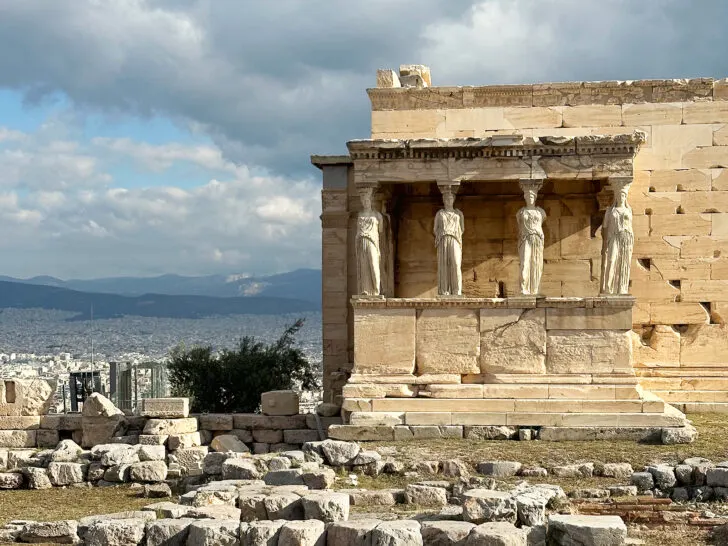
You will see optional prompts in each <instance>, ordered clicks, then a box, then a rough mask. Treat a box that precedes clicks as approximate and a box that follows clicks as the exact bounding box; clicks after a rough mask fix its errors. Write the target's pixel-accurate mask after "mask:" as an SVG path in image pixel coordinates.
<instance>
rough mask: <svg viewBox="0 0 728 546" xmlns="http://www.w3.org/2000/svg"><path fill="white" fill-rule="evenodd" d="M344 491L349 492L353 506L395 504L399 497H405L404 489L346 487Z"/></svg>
mask: <svg viewBox="0 0 728 546" xmlns="http://www.w3.org/2000/svg"><path fill="white" fill-rule="evenodd" d="M342 492H346V493H348V494H349V501H350V502H351V505H352V506H394V505H395V504H397V498H398V497H400V496H402V497H404V490H402V489H376V490H372V491H367V490H365V489H349V490H346V489H344V490H342Z"/></svg>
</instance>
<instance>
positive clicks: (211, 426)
mask: <svg viewBox="0 0 728 546" xmlns="http://www.w3.org/2000/svg"><path fill="white" fill-rule="evenodd" d="M197 422H198V427H199V428H200V429H203V430H214V431H219V430H232V429H233V416H232V414H229V413H202V414H200V415H198V416H197Z"/></svg>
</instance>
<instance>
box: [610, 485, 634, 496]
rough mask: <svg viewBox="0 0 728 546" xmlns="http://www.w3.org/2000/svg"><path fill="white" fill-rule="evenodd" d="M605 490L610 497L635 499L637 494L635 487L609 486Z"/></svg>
mask: <svg viewBox="0 0 728 546" xmlns="http://www.w3.org/2000/svg"><path fill="white" fill-rule="evenodd" d="M607 489H609V496H610V497H636V496H637V493H638V492H639V491H638V490H637V486H636V485H610V486H609V487H608V488H607Z"/></svg>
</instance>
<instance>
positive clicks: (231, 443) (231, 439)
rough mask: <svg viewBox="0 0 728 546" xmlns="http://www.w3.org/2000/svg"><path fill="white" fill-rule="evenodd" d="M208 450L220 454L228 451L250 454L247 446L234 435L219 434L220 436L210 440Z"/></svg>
mask: <svg viewBox="0 0 728 546" xmlns="http://www.w3.org/2000/svg"><path fill="white" fill-rule="evenodd" d="M210 448H212V450H213V451H219V452H222V453H227V452H229V451H232V452H233V453H249V452H250V449H249V448H248V446H246V445H245V444H244V443H243V442H241V441H240V439H239V438H238V437H237V436H235V435H234V434H221V435H220V436H215V437H214V438H213V439H212V443H211V444H210Z"/></svg>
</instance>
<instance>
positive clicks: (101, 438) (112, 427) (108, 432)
mask: <svg viewBox="0 0 728 546" xmlns="http://www.w3.org/2000/svg"><path fill="white" fill-rule="evenodd" d="M126 428H127V419H126V417H125V416H124V412H122V411H121V410H120V409H119V408H117V407H116V406H114V404H113V403H112V402H111V400H109V399H108V398H106V397H105V396H103V395H102V394H100V393H97V392H95V393H92V394H91V395H90V396H89V397H88V398H87V399H86V401H85V402H84V403H83V409H82V411H81V430H82V431H83V435H82V440H81V446H82V447H92V446H95V445H99V444H108V443H110V442H111V439H112V438H114V437H115V436H123V435H124V433H125V432H126Z"/></svg>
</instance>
